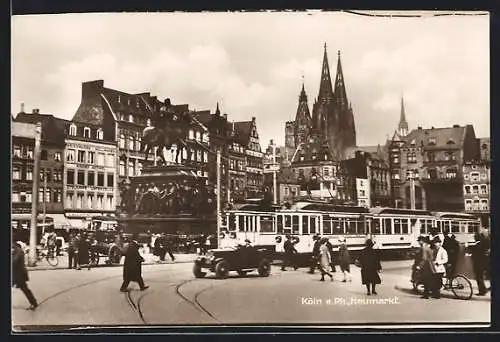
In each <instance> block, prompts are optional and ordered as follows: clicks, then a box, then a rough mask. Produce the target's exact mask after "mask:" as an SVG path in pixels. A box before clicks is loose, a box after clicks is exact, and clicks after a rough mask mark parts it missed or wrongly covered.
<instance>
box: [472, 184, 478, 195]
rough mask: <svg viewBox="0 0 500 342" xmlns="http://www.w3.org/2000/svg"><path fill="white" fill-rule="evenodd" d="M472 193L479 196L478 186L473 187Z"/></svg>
mask: <svg viewBox="0 0 500 342" xmlns="http://www.w3.org/2000/svg"><path fill="white" fill-rule="evenodd" d="M472 193H473V194H478V193H479V187H478V186H477V185H473V186H472Z"/></svg>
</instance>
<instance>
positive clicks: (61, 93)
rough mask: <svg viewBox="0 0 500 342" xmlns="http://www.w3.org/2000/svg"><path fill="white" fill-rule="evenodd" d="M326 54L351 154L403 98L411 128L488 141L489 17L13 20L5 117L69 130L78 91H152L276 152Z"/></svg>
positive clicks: (391, 121) (376, 135)
mask: <svg viewBox="0 0 500 342" xmlns="http://www.w3.org/2000/svg"><path fill="white" fill-rule="evenodd" d="M325 42H326V43H327V49H328V54H329V60H330V70H331V73H332V78H334V77H335V76H334V74H335V71H336V64H337V50H341V58H342V65H343V70H344V77H345V82H346V88H347V95H348V98H349V100H350V101H351V102H352V107H353V109H354V118H355V122H356V129H357V137H358V145H374V144H377V143H383V142H384V141H385V138H386V135H387V134H392V132H394V129H395V128H396V127H397V123H398V120H399V114H400V98H401V96H402V95H403V96H404V99H405V104H406V113H407V119H408V121H409V125H410V128H416V127H417V126H418V125H422V126H423V127H430V126H435V127H442V126H449V125H452V124H468V123H471V124H473V125H474V128H475V130H476V135H477V136H489V96H490V95H489V18H488V16H457V17H427V18H374V17H366V16H357V15H353V14H346V13H313V14H311V13H245V14H242V13H199V14H196V13H163V14H152V13H150V14H61V15H35V16H16V17H13V18H12V61H13V67H12V113H13V114H14V115H15V114H16V113H17V112H19V110H20V104H21V103H22V102H23V103H25V109H26V111H31V109H32V108H39V109H40V111H41V112H43V113H52V114H55V115H56V116H60V117H63V118H67V119H71V118H72V116H73V115H74V113H75V111H76V109H77V108H78V105H79V103H80V96H81V82H85V81H90V80H95V79H103V80H104V85H105V86H106V87H109V88H113V89H118V90H122V91H125V92H128V93H140V92H146V91H148V92H151V93H152V94H153V95H157V96H158V97H159V98H160V99H165V98H167V97H170V98H171V99H172V102H173V103H176V104H180V103H188V104H190V108H191V109H198V110H202V109H211V110H212V111H213V110H214V109H215V106H216V103H217V101H219V102H220V104H221V109H222V111H223V112H226V113H228V115H229V119H230V120H235V121H239V120H249V119H250V118H251V117H252V116H255V117H256V118H257V125H258V130H259V133H260V137H261V145H262V147H263V148H264V147H265V146H266V145H267V143H268V141H269V139H275V141H277V142H278V143H279V144H282V143H283V142H284V126H285V125H284V123H285V121H287V120H290V119H292V118H294V117H295V112H296V109H297V101H298V95H299V91H300V88H301V84H302V75H303V76H304V80H305V88H306V92H307V94H308V97H309V105H310V107H312V102H313V101H314V97H316V96H317V94H318V89H319V81H320V80H319V77H320V72H321V63H322V58H323V44H324V43H325Z"/></svg>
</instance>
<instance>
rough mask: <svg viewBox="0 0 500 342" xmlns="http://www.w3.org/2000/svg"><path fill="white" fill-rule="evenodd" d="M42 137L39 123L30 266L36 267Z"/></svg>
mask: <svg viewBox="0 0 500 342" xmlns="http://www.w3.org/2000/svg"><path fill="white" fill-rule="evenodd" d="M41 135H42V124H41V123H40V122H37V124H36V128H35V150H34V151H33V188H32V196H31V227H30V249H29V255H28V264H29V265H30V266H36V259H37V257H36V244H37V243H36V240H37V238H36V234H37V218H38V196H39V193H38V192H39V184H38V183H39V179H40V140H41Z"/></svg>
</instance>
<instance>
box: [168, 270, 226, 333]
mask: <svg viewBox="0 0 500 342" xmlns="http://www.w3.org/2000/svg"><path fill="white" fill-rule="evenodd" d="M195 280H200V279H188V280H185V281H183V282H181V283H179V284H177V285H176V286H175V293H176V294H177V295H178V296H179V297H181V298H182V299H183V300H184V301H186V302H187V303H189V304H190V305H191V306H192V307H193V308H195V309H196V310H198V311H199V312H201V313H203V314H205V315H207V316H208V317H210V318H211V319H213V320H214V321H216V322H217V323H221V324H222V323H223V322H221V321H219V320H218V319H217V318H216V317H215V316H214V314H212V313H211V312H210V311H209V310H208V309H207V308H205V306H203V304H201V303H200V301H199V296H200V295H201V294H202V293H204V292H205V291H208V290H211V289H213V288H214V287H215V286H214V284H213V283H212V285H211V286H209V287H205V288H203V289H201V290H200V291H197V292H195V294H194V298H193V299H192V300H191V299H190V298H188V297H187V296H185V295H184V294H183V293H182V292H181V288H182V287H183V286H185V285H187V284H189V283H191V282H193V281H195Z"/></svg>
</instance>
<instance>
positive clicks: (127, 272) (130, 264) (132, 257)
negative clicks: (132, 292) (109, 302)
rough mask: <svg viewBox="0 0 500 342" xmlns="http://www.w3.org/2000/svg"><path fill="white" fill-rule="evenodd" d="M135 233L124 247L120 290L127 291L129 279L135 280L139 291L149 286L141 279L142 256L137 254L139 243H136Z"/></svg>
mask: <svg viewBox="0 0 500 342" xmlns="http://www.w3.org/2000/svg"><path fill="white" fill-rule="evenodd" d="M137 237H138V235H137V233H134V235H133V236H132V239H131V241H130V242H129V244H128V246H127V247H126V251H125V262H124V263H123V283H122V286H121V287H120V291H121V292H127V287H128V284H129V283H130V282H131V281H134V282H137V283H138V284H139V287H140V289H141V291H144V290H146V289H148V288H149V286H147V285H145V284H144V280H143V279H142V262H143V261H144V258H143V257H142V256H141V255H140V254H139V244H138V243H137Z"/></svg>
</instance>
